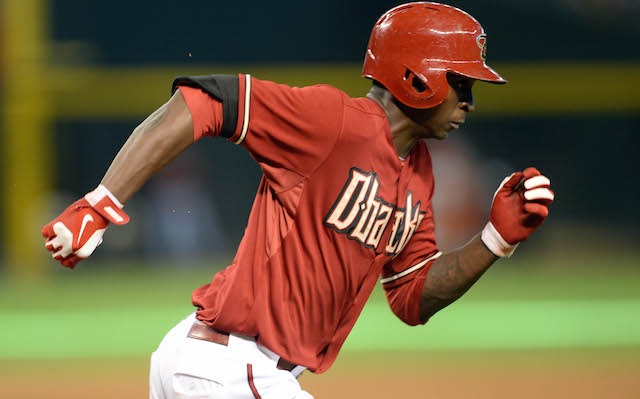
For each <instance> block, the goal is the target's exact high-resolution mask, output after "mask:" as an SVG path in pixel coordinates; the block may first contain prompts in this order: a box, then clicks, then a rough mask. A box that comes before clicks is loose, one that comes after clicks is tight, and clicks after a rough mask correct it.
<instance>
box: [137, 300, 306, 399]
mask: <svg viewBox="0 0 640 399" xmlns="http://www.w3.org/2000/svg"><path fill="white" fill-rule="evenodd" d="M195 320H196V315H195V312H194V313H192V314H190V315H189V316H187V317H186V318H185V319H184V320H182V321H181V322H180V323H178V325H176V326H175V327H173V328H172V329H171V331H169V333H167V335H166V336H165V337H164V339H163V340H162V342H161V343H160V346H159V347H158V349H157V350H156V351H155V352H153V353H152V354H151V371H150V373H149V386H150V387H149V388H150V391H149V397H150V399H219V398H224V399H276V398H277V399H313V396H311V395H310V394H309V393H307V392H305V391H303V390H302V388H301V387H300V384H299V383H298V380H297V377H298V376H299V375H300V373H302V371H303V370H304V368H303V367H300V366H298V367H296V368H295V369H293V370H292V371H287V370H280V369H278V368H277V367H276V365H277V363H278V360H279V356H278V355H277V354H275V353H273V352H272V351H270V350H269V349H267V348H265V347H263V346H262V345H258V344H257V343H256V341H255V339H254V338H253V337H245V336H241V335H235V334H231V335H230V336H229V341H228V344H227V345H226V346H225V345H221V344H217V343H214V342H208V341H204V340H200V339H196V338H190V337H187V334H188V333H189V330H190V328H191V326H192V325H193V323H194V322H195Z"/></svg>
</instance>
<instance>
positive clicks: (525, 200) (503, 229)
mask: <svg viewBox="0 0 640 399" xmlns="http://www.w3.org/2000/svg"><path fill="white" fill-rule="evenodd" d="M550 185H551V182H550V181H549V179H548V178H546V177H545V176H542V174H541V173H540V172H539V171H538V170H537V169H536V168H527V169H525V171H524V172H516V173H513V174H512V175H511V176H509V177H507V178H505V179H504V180H503V181H502V184H500V187H498V190H497V191H496V193H495V194H494V196H493V204H492V205H491V216H490V217H489V223H488V224H487V226H486V227H485V228H484V230H482V241H483V242H484V244H485V245H486V246H487V248H489V250H490V251H491V252H493V253H494V254H495V255H496V256H501V257H503V256H507V257H508V256H511V255H512V254H513V252H514V251H515V250H516V247H517V246H518V244H519V243H520V242H521V241H524V240H526V239H527V238H529V236H530V235H531V233H533V231H534V230H535V229H537V228H538V226H540V225H541V224H542V222H544V219H545V218H546V217H547V215H548V214H549V209H548V206H549V205H550V204H551V202H553V199H554V194H553V191H551V190H550V189H549V187H550Z"/></svg>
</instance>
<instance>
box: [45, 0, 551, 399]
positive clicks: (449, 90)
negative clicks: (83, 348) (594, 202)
mask: <svg viewBox="0 0 640 399" xmlns="http://www.w3.org/2000/svg"><path fill="white" fill-rule="evenodd" d="M486 40H487V38H486V35H485V33H484V30H483V28H482V27H481V26H480V24H479V23H478V22H477V21H476V20H475V19H474V18H473V17H471V16H470V15H469V14H467V13H465V12H464V11H461V10H459V9H457V8H454V7H450V6H447V5H443V4H437V3H428V2H418V3H410V4H405V5H401V6H398V7H396V8H393V9H392V10H390V11H388V12H386V13H385V14H384V15H383V16H382V17H381V18H380V19H379V20H378V22H377V23H376V25H375V26H374V28H373V31H372V32H371V37H370V41H369V45H368V48H367V51H366V56H365V61H364V68H363V76H364V77H366V78H369V79H372V80H373V86H372V88H371V91H370V92H369V93H368V94H367V95H366V97H363V98H350V97H349V96H347V95H346V94H345V93H343V92H341V91H340V90H338V89H336V88H334V87H331V86H326V85H318V86H311V87H304V88H297V87H289V86H285V85H280V84H276V83H272V82H268V81H263V80H259V79H257V78H255V77H252V76H251V75H248V74H246V75H245V74H239V75H234V76H225V75H211V76H197V77H179V78H177V79H176V80H175V81H174V82H173V87H172V90H173V96H172V97H171V99H170V100H169V101H168V102H167V103H166V104H164V105H163V106H162V107H160V108H159V109H158V110H157V111H155V112H154V113H153V114H151V116H149V117H148V118H147V119H146V120H145V121H144V122H142V124H140V126H138V127H137V128H136V129H135V130H134V132H133V134H132V135H131V137H130V138H129V139H128V141H127V142H126V143H125V145H124V146H123V147H122V149H121V150H120V152H119V153H118V155H117V156H116V158H115V160H114V161H113V163H112V164H111V166H110V168H109V170H108V171H107V173H106V175H105V176H104V178H103V180H102V182H101V183H100V185H99V186H98V187H97V188H96V189H95V190H94V191H92V192H90V193H88V194H87V195H85V197H84V198H82V199H80V200H79V201H77V202H75V203H74V204H72V205H71V206H70V207H69V208H67V209H66V210H65V211H64V212H63V213H62V214H61V215H60V216H59V217H58V218H56V219H55V220H53V221H52V222H51V223H49V224H47V225H46V226H45V227H44V228H43V229H42V234H43V235H44V236H45V237H46V244H45V245H46V248H47V249H48V250H50V251H51V252H52V253H53V257H54V258H55V259H56V260H58V261H60V262H61V263H62V264H63V265H64V266H66V267H69V268H73V267H75V266H76V264H77V263H78V262H79V261H81V260H83V259H86V258H87V257H88V256H90V255H91V253H92V252H93V251H94V250H95V248H96V247H97V246H98V245H99V244H100V243H101V242H102V236H103V234H104V231H105V229H106V228H107V227H108V225H109V224H111V223H113V224H117V225H122V224H125V223H127V222H128V221H129V216H127V214H126V213H125V212H124V210H123V204H124V203H125V202H126V201H127V200H128V199H129V198H130V197H131V196H132V195H133V194H134V193H135V192H136V191H137V190H138V189H139V188H140V187H141V186H142V184H143V183H144V182H145V181H146V180H147V179H149V178H150V177H151V176H152V175H153V174H154V173H155V172H157V171H158V170H159V169H160V168H162V167H163V166H164V165H166V164H167V163H169V162H171V160H172V159H174V158H175V157H176V156H178V155H179V154H180V153H182V152H183V151H184V150H185V149H186V148H187V147H189V146H190V145H192V144H194V143H195V142H196V141H198V140H199V139H201V138H203V137H205V136H220V137H224V138H226V139H227V140H229V141H231V142H233V143H235V144H238V145H242V146H243V147H245V148H246V149H247V151H249V153H250V154H251V156H252V157H253V158H254V159H255V160H256V162H258V164H259V165H260V167H261V168H262V171H263V177H262V180H261V182H260V186H259V188H258V193H257V195H256V198H255V201H254V204H253V208H252V210H251V215H250V217H249V222H248V225H247V229H246V232H245V235H244V238H243V239H242V242H241V243H240V246H239V248H238V252H237V254H236V256H235V259H234V260H233V263H232V264H231V265H230V266H229V267H227V268H226V269H225V270H223V271H221V272H219V273H217V274H216V275H215V277H214V278H213V281H212V282H210V283H209V284H206V285H204V286H202V287H200V288H198V289H196V290H195V291H194V292H193V293H192V302H193V304H194V306H195V307H196V309H197V310H196V311H195V312H194V313H193V314H191V315H189V316H188V317H187V318H186V319H184V320H183V321H182V322H180V323H179V324H178V325H177V326H175V327H174V328H173V329H172V330H171V331H170V332H169V333H168V334H167V335H166V336H165V338H164V339H163V341H162V342H161V344H160V346H159V347H158V349H157V351H156V352H154V353H153V355H152V357H151V373H150V391H151V392H150V396H151V398H232V399H240V398H263V399H268V398H279V399H282V398H310V397H311V395H310V394H308V393H306V392H304V391H303V390H302V389H301V387H300V385H299V384H298V382H297V377H298V376H299V375H300V373H301V372H302V371H303V370H305V369H309V370H311V371H312V372H315V373H322V372H324V371H326V370H327V369H328V368H329V367H330V366H331V364H332V363H333V362H334V360H335V359H336V356H337V355H338V352H339V350H340V347H341V346H342V344H343V342H344V340H345V339H346V337H347V335H348V334H349V332H350V330H351V329H352V327H353V325H354V323H355V322H356V319H357V318H358V315H359V314H360V312H361V311H362V308H363V306H364V304H365V302H366V300H367V298H368V297H369V295H370V293H371V291H372V289H373V287H374V285H375V284H376V282H378V281H380V283H382V285H383V287H384V290H385V292H386V295H387V299H388V302H389V305H390V307H391V309H392V310H393V312H394V313H395V314H396V315H397V316H398V317H399V318H400V319H401V320H403V321H404V322H405V323H407V324H409V325H418V324H424V323H426V322H427V320H428V319H429V318H430V317H431V316H432V315H433V314H434V313H436V312H437V311H438V310H440V309H442V308H444V307H445V306H447V305H449V304H450V303H452V302H453V301H455V300H456V299H458V298H459V297H460V296H461V295H462V294H463V293H464V292H466V291H467V290H468V289H469V288H470V287H471V285H473V283H474V282H475V281H476V280H477V279H478V278H479V277H480V276H481V275H482V274H483V273H484V271H486V270H487V269H488V268H489V267H490V266H491V265H492V264H493V263H494V262H495V261H496V260H497V259H499V258H500V257H508V256H511V254H512V253H513V252H514V250H515V249H516V247H517V246H518V243H520V242H521V241H524V240H526V239H527V238H528V237H529V235H531V233H533V231H534V230H535V229H536V228H537V227H538V226H540V224H541V223H542V222H543V221H544V220H545V218H546V216H547V214H548V206H549V205H550V203H551V202H552V201H553V198H554V194H553V192H552V191H551V190H550V189H549V187H550V182H549V179H548V178H546V177H544V176H542V175H541V174H540V172H539V171H537V170H536V169H534V168H528V169H525V170H524V171H518V172H515V173H513V174H511V175H510V176H508V177H507V178H505V179H504V181H503V182H502V184H500V185H499V187H498V189H497V191H496V193H495V195H494V198H493V203H492V207H491V212H490V217H489V222H488V223H487V225H486V227H485V228H484V229H483V230H482V232H480V233H479V234H478V235H477V236H476V237H475V238H473V239H472V240H471V241H470V242H469V243H468V244H466V245H465V246H464V247H462V248H460V249H457V250H455V251H453V252H450V253H447V254H443V253H442V252H440V251H439V250H438V247H437V245H436V242H435V238H434V222H433V211H432V206H431V199H432V197H433V192H434V181H433V174H432V165H431V160H430V156H429V150H428V148H427V145H426V144H425V141H424V140H422V139H429V138H435V139H444V138H446V137H447V135H448V134H449V132H451V131H453V130H456V129H458V128H459V127H460V126H461V125H462V124H463V123H464V122H465V118H466V116H467V114H468V113H470V112H472V111H473V110H474V108H475V106H474V100H473V95H472V85H473V84H474V82H475V81H477V80H480V81H484V82H490V83H505V80H504V79H503V78H502V77H500V75H498V73H496V72H495V71H494V70H493V69H491V68H490V67H489V66H487V64H486V63H485V55H486ZM215 173H234V171H233V168H232V167H228V168H225V170H222V171H217V172H215ZM238 178H241V176H238ZM379 276H381V279H379Z"/></svg>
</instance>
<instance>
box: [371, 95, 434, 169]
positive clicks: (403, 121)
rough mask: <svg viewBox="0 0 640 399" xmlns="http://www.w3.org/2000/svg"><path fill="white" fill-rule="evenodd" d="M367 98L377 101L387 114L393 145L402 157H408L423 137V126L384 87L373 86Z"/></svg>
mask: <svg viewBox="0 0 640 399" xmlns="http://www.w3.org/2000/svg"><path fill="white" fill-rule="evenodd" d="M367 98H369V99H371V100H373V101H375V102H376V103H377V104H378V105H379V106H380V108H382V110H383V111H384V112H385V114H386V115H387V120H388V121H389V129H390V130H391V139H392V141H393V146H394V147H395V149H396V152H397V154H398V156H399V157H400V158H403V159H406V158H407V156H408V155H409V153H410V152H411V149H412V148H413V145H414V144H415V143H416V142H417V141H418V140H419V139H420V138H421V137H420V135H418V134H416V132H417V131H418V130H420V129H421V128H420V127H419V126H418V125H417V124H416V123H415V122H413V121H412V120H411V119H409V118H408V117H407V116H406V115H405V114H404V113H403V112H402V111H401V110H400V108H398V106H397V105H396V104H395V102H394V99H393V96H392V95H391V93H389V91H387V90H386V89H384V88H382V87H377V86H373V87H372V88H371V91H370V92H369V93H368V94H367Z"/></svg>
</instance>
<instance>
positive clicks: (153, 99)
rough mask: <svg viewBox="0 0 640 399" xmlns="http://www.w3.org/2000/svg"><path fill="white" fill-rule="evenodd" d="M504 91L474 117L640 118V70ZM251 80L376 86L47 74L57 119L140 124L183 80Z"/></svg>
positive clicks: (135, 70)
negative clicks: (620, 115) (129, 120)
mask: <svg viewBox="0 0 640 399" xmlns="http://www.w3.org/2000/svg"><path fill="white" fill-rule="evenodd" d="M495 68H496V70H498V71H500V73H501V74H503V76H504V77H505V78H506V79H508V80H509V83H508V84H507V85H506V86H499V85H491V84H485V83H481V82H478V83H477V84H476V86H475V96H476V103H477V106H478V110H479V111H481V112H478V113H477V116H475V117H490V116H496V115H498V116H500V115H509V116H544V115H563V114H580V113H584V114H593V113H600V114H610V113H614V114H618V113H626V112H638V111H640V91H638V90H630V88H632V87H640V64H606V63H583V64H572V63H554V64H551V63H548V64H498V65H496V66H495ZM238 72H241V73H251V74H252V75H253V76H255V77H257V78H260V79H267V80H273V81H276V82H279V83H286V84H290V85H296V86H304V85H312V84H318V83H328V84H331V85H333V86H336V87H338V88H340V89H342V90H344V91H345V92H347V93H348V94H349V95H351V96H362V95H364V94H365V93H366V92H367V91H368V90H369V87H370V85H371V83H370V82H369V81H368V80H366V79H364V78H361V77H360V66H359V65H286V66H237V67H229V66H224V67H219V66H199V67H193V66H192V65H184V66H180V65H176V66H163V67H158V66H148V67H142V66H140V67H113V68H105V67H100V68H89V67H78V68H58V69H52V70H50V75H49V77H48V81H49V82H51V84H52V87H51V89H52V95H53V97H54V99H55V100H54V104H55V113H56V115H58V116H60V117H63V118H70V119H74V118H81V119H84V118H142V117H144V116H146V115H147V114H149V113H151V112H152V111H153V110H154V109H155V108H157V107H158V106H159V105H160V104H162V103H163V102H165V101H166V100H167V99H168V96H169V89H170V86H171V81H172V78H173V77H175V76H179V75H205V74H212V73H216V74H218V73H238Z"/></svg>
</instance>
